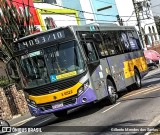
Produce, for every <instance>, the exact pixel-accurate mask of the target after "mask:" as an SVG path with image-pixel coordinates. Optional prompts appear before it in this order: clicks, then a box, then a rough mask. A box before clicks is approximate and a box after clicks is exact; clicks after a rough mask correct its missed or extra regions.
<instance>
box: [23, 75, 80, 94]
mask: <svg viewBox="0 0 160 135" xmlns="http://www.w3.org/2000/svg"><path fill="white" fill-rule="evenodd" d="M82 75H83V74H81V75H79V76H76V77H73V78H70V79H67V80H62V81H59V82H54V83H51V84H47V85H44V86H39V87H37V88H31V89H24V91H25V92H27V93H28V94H29V95H32V96H40V95H46V94H50V93H54V92H57V91H61V90H64V89H67V88H70V87H72V86H74V85H75V84H77V83H78V82H79V79H80V78H81V77H82Z"/></svg>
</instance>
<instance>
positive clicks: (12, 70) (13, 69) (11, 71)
mask: <svg viewBox="0 0 160 135" xmlns="http://www.w3.org/2000/svg"><path fill="white" fill-rule="evenodd" d="M6 68H7V72H8V75H9V77H10V78H11V79H13V80H15V81H19V80H20V77H19V74H18V67H17V62H16V60H14V59H11V60H10V61H9V62H8V63H7V64H6Z"/></svg>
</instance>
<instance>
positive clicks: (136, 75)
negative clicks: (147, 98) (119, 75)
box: [133, 69, 142, 90]
mask: <svg viewBox="0 0 160 135" xmlns="http://www.w3.org/2000/svg"><path fill="white" fill-rule="evenodd" d="M134 79H135V83H134V84H133V89H134V90H137V89H140V88H141V86H142V84H141V76H140V74H139V72H138V70H137V69H135V70H134Z"/></svg>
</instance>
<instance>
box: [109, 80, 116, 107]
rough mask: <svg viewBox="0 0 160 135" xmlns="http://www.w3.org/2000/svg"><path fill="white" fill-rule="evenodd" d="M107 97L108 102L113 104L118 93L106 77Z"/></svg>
mask: <svg viewBox="0 0 160 135" xmlns="http://www.w3.org/2000/svg"><path fill="white" fill-rule="evenodd" d="M107 90H108V99H109V102H110V104H115V103H116V101H117V98H118V94H117V91H116V88H115V86H114V84H113V82H112V81H111V80H109V79H107Z"/></svg>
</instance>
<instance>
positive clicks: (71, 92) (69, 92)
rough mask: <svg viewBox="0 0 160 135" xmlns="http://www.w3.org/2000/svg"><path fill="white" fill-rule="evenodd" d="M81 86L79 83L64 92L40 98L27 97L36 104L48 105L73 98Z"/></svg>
mask: <svg viewBox="0 0 160 135" xmlns="http://www.w3.org/2000/svg"><path fill="white" fill-rule="evenodd" d="M81 86H82V84H81V83H80V82H79V83H77V84H76V85H74V86H73V87H70V88H68V89H65V90H60V91H58V92H55V93H51V94H47V95H42V96H32V95H30V96H29V99H30V100H32V101H34V102H35V103H36V104H43V103H48V102H53V101H58V100H61V99H65V98H67V97H70V96H73V95H76V94H77V91H78V89H79V88H80V87H81Z"/></svg>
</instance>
